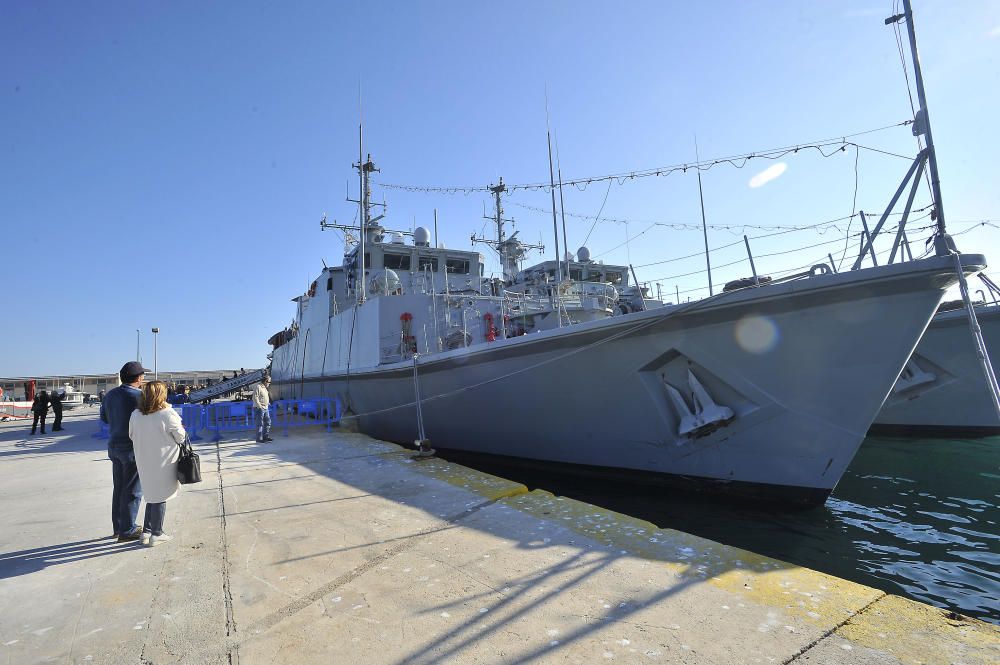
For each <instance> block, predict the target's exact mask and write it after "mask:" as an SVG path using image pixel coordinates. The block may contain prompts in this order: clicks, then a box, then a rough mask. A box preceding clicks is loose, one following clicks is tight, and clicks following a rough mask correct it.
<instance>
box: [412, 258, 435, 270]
mask: <svg viewBox="0 0 1000 665" xmlns="http://www.w3.org/2000/svg"><path fill="white" fill-rule="evenodd" d="M417 269H418V270H420V271H421V272H423V271H424V270H432V271H434V272H437V269H438V260H437V257H436V256H420V257H417Z"/></svg>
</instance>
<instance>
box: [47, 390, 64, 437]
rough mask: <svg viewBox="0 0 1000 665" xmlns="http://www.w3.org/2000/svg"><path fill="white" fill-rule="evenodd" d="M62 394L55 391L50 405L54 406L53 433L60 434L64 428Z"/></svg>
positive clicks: (50, 399)
mask: <svg viewBox="0 0 1000 665" xmlns="http://www.w3.org/2000/svg"><path fill="white" fill-rule="evenodd" d="M62 398H63V396H62V393H60V392H58V391H56V390H53V391H52V396H51V397H50V398H49V404H51V405H52V415H53V417H54V418H55V419H54V420H53V421H52V431H53V432H58V431H59V430H61V429H62V428H63V426H62Z"/></svg>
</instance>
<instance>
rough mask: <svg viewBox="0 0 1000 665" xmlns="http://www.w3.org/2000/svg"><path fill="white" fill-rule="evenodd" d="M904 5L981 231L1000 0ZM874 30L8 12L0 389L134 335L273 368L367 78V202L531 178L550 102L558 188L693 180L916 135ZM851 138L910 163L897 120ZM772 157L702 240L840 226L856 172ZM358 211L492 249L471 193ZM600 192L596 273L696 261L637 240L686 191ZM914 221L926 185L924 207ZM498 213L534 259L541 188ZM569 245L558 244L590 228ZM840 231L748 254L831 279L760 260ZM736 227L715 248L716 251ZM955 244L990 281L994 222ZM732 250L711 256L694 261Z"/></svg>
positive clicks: (87, 10) (197, 361) (667, 217)
mask: <svg viewBox="0 0 1000 665" xmlns="http://www.w3.org/2000/svg"><path fill="white" fill-rule="evenodd" d="M915 4H916V6H915V8H914V9H915V12H916V25H917V29H918V39H919V43H920V48H921V57H922V61H923V65H924V73H925V76H926V80H927V87H928V97H929V105H930V112H931V120H932V123H933V129H934V134H935V140H936V142H937V144H938V154H939V158H940V165H941V175H942V181H943V189H944V202H945V209H946V212H947V216H948V218H949V220H950V226H951V229H952V230H953V231H961V230H963V229H965V228H969V227H970V224H969V223H968V222H970V221H975V220H982V219H991V220H997V219H1000V188H998V187H997V182H998V180H1000V178H998V176H1000V172H998V171H1000V169H998V167H997V157H996V152H997V148H998V145H1000V142H998V141H997V139H996V136H997V122H996V118H997V109H998V108H1000V61H998V51H1000V3H997V2H993V1H990V0H983V1H981V2H972V1H959V2H940V1H930V0H916V2H915ZM891 13H893V6H892V2H891V1H888V0H887V1H880V2H862V1H857V2H854V1H850V2H816V3H803V2H784V3H765V2H736V1H731V2H718V3H691V2H677V1H671V2H664V1H660V2H633V3H606V2H508V3H503V4H499V5H498V4H495V3H494V4H486V3H464V2H423V3H329V2H285V3H277V2H253V1H250V2H244V3H205V2H146V3H124V4H122V3H115V4H107V3H77V2H22V3H15V2H7V3H3V4H2V5H0V56H2V57H0V63H2V64H0V126H2V128H3V133H2V138H0V155H2V158H0V228H2V236H0V237H2V243H3V244H2V245H0V248H2V249H0V251H2V257H3V261H2V271H0V274H2V281H3V284H4V286H5V289H4V294H5V295H4V299H3V308H2V311H3V315H2V325H0V375H4V376H10V375H45V374H51V373H77V372H106V371H115V370H117V369H118V367H119V366H120V365H121V364H122V363H123V362H124V361H125V360H128V359H130V358H131V357H133V356H134V354H135V343H136V335H135V330H136V329H137V328H138V329H141V330H142V331H143V335H142V342H143V360H145V361H147V365H148V364H150V363H151V361H152V344H151V339H150V338H151V336H150V334H149V328H150V327H151V326H159V327H160V329H161V331H162V332H161V334H160V338H159V340H160V344H159V358H160V363H159V365H160V368H161V369H164V370H182V369H194V368H221V367H247V368H250V367H259V366H261V365H263V364H264V362H265V358H264V356H265V353H267V352H268V351H269V347H268V346H267V345H266V343H265V341H266V339H267V338H268V337H269V336H270V335H271V334H272V333H273V332H275V331H277V330H279V329H280V328H281V327H283V326H284V325H285V324H287V323H288V321H289V320H290V319H291V317H292V315H293V312H294V310H293V306H292V304H291V303H290V302H289V299H290V298H292V297H293V296H295V295H297V294H298V293H300V292H302V291H303V290H304V289H305V288H306V286H307V284H308V282H309V281H311V279H313V278H314V277H315V275H316V274H317V271H318V270H319V269H320V268H321V265H322V264H321V259H325V260H326V261H327V263H329V264H337V263H339V261H340V259H341V256H342V253H343V247H342V244H341V240H340V237H339V236H338V235H337V234H336V233H332V232H323V233H321V232H320V230H319V226H318V220H319V218H320V216H321V215H322V214H323V213H324V212H326V213H327V214H328V215H329V216H330V217H331V218H336V219H338V220H339V221H344V222H350V221H351V220H352V219H354V214H355V209H356V208H355V207H354V206H353V205H352V204H350V203H347V202H346V201H344V197H345V193H346V189H345V188H346V186H347V183H350V187H351V195H352V196H355V195H356V178H355V177H354V174H353V171H352V170H351V168H350V165H351V162H352V161H353V160H355V159H356V157H357V124H358V83H359V80H360V82H361V86H362V89H363V98H364V115H365V127H366V143H367V148H368V150H369V151H370V152H371V153H372V155H373V157H374V159H375V161H376V163H377V165H378V166H379V167H380V168H381V169H382V173H381V174H379V180H381V181H382V182H384V183H403V184H417V185H488V184H490V183H491V182H495V181H496V178H497V177H498V176H500V175H502V176H503V177H504V179H505V181H506V182H508V183H521V182H535V181H539V180H545V179H547V177H548V165H547V161H546V147H545V126H546V124H545V123H546V118H545V98H546V90H547V95H548V105H549V114H550V118H551V125H552V128H553V130H554V131H555V132H556V133H557V135H558V141H559V149H560V157H561V163H562V171H563V175H564V177H566V178H575V177H580V176H590V175H602V174H607V173H614V172H620V171H628V170H632V169H642V168H649V167H657V166H664V165H672V164H676V163H679V162H684V161H693V158H694V136H695V135H696V134H697V138H698V143H699V148H700V152H701V156H702V157H703V158H707V157H718V156H723V155H730V154H736V153H741V152H746V151H753V150H762V149H766V148H771V147H776V146H784V145H789V144H794V143H804V142H808V141H811V140H815V139H821V138H827V137H831V136H839V135H843V134H848V133H853V132H857V131H862V130H867V129H872V128H876V127H882V126H885V125H891V124H893V123H897V122H900V121H903V120H906V119H908V118H910V115H911V114H910V107H909V102H908V101H907V94H906V86H905V83H904V80H903V75H902V70H901V66H900V62H899V56H898V53H897V50H896V43H895V39H894V36H893V31H892V29H891V28H888V27H886V26H884V25H883V23H882V20H883V18H885V17H886V16H888V15H890V14H891ZM858 140H859V141H860V142H863V143H865V144H866V145H871V146H877V147H879V148H883V149H886V150H890V151H893V152H898V153H902V154H905V155H913V154H915V152H916V147H915V142H914V139H913V137H912V136H911V135H910V132H909V128H907V127H902V128H897V129H894V130H891V131H884V132H879V133H875V134H870V135H866V136H863V137H859V139H858ZM781 161H782V163H784V164H785V166H786V167H787V168H786V170H785V171H784V173H783V174H782V175H781V176H780V177H778V178H776V179H774V180H772V181H770V182H768V183H767V184H765V185H763V186H761V187H756V188H754V187H750V186H749V182H750V179H751V177H752V176H754V175H755V174H758V173H760V172H761V171H763V170H764V169H765V168H766V167H767V166H769V165H771V164H772V163H771V162H766V163H759V162H756V163H755V162H751V163H750V164H749V165H748V166H746V167H745V168H744V169H742V170H737V169H734V168H730V167H719V168H716V169H713V170H711V171H709V172H707V173H705V174H704V176H703V180H704V189H705V207H706V213H707V216H708V221H709V223H710V224H714V225H725V224H734V225H735V224H751V225H758V226H767V225H775V224H781V225H790V224H796V225H807V224H813V223H816V222H821V221H824V220H828V219H833V218H838V217H842V216H845V215H848V214H850V212H851V208H852V200H853V198H854V182H855V178H854V152H853V150H850V151H848V152H846V153H840V154H839V155H837V156H834V157H831V158H828V159H824V158H821V157H819V156H817V155H815V154H814V153H811V152H810V153H801V154H799V155H795V156H789V157H787V158H785V159H782V160H781ZM907 166H908V165H907V163H906V162H905V161H904V160H901V159H898V158H893V157H887V156H884V155H880V154H878V153H873V152H870V151H863V152H862V153H861V156H860V160H859V170H858V182H859V186H858V194H857V204H858V208H860V209H864V210H866V211H869V212H871V213H872V214H876V215H877V213H878V212H879V211H881V209H882V208H883V207H884V205H885V203H886V202H887V200H888V198H889V196H890V195H891V194H892V192H893V190H894V189H895V187H896V185H897V184H898V181H899V179H900V178H901V177H902V175H903V173H904V172H905V170H906V168H907ZM375 191H376V197H377V198H379V199H381V197H382V196H383V194H384V196H385V198H386V200H387V201H388V203H389V217H388V218H387V220H386V225H387V226H389V227H390V228H401V229H409V228H410V227H411V226H412V225H413V223H414V221H415V222H416V224H418V225H420V224H423V225H427V226H431V219H432V211H433V209H434V208H437V209H438V211H439V217H440V229H441V238H442V240H443V242H445V243H446V244H447V245H448V246H450V247H462V248H467V247H469V235H470V234H471V233H473V232H479V231H480V230H481V229H482V228H483V220H482V219H481V216H482V212H483V206H484V203H486V202H487V198H486V197H484V196H482V195H481V194H473V195H469V196H464V195H457V196H442V195H430V194H422V193H408V192H399V191H390V190H381V189H378V188H376V190H375ZM606 192H607V193H608V194H607V203H606V205H605V207H604V212H603V215H604V216H611V217H615V218H620V219H629V220H632V221H631V222H630V223H629V224H627V225H625V224H618V223H610V222H608V223H601V224H598V225H597V227H596V229H595V230H594V232H593V234H592V235H591V237H590V239H589V241H588V243H587V244H588V246H589V247H590V248H591V251H592V253H593V254H594V255H600V258H602V259H604V260H606V261H620V262H624V261H626V260H628V261H631V262H632V263H633V264H636V265H637V266H638V265H642V264H647V263H651V262H654V261H658V260H662V259H666V258H671V257H676V256H681V255H684V254H688V253H691V252H697V251H698V250H699V249H700V247H701V243H702V239H701V232H700V231H685V230H672V229H669V228H667V227H662V226H655V227H652V228H650V227H649V222H652V221H663V222H699V221H700V212H699V209H698V194H697V182H696V180H695V178H694V176H693V174H688V175H672V176H670V177H667V178H650V179H647V180H642V181H638V180H637V181H632V182H628V183H626V184H624V185H621V186H619V185H617V184H616V185H614V186H612V187H611V189H610V191H608V189H607V187H606V186H605V185H591V186H590V187H589V188H587V190H586V191H583V192H581V191H578V190H576V189H568V190H567V191H566V209H567V211H569V212H575V213H580V214H584V215H595V214H596V213H597V212H598V210H599V209H600V207H601V203H602V201H603V199H604V197H605V193H606ZM926 201H927V195H926V193H925V192H922V193H921V194H920V195H919V199H918V203H917V205H921V204H922V203H921V202H923V203H926ZM506 205H507V212H508V214H509V215H512V216H513V217H514V218H515V219H516V220H517V223H518V224H517V228H518V229H520V230H521V234H522V236H523V237H525V238H526V239H528V240H534V241H537V240H538V238H539V237H540V236H541V237H542V241H543V242H544V243H545V244H546V246H547V248H548V249H547V251H546V255H545V258H548V257H550V256H551V255H552V254H553V251H552V239H551V218H550V217H547V216H546V215H545V214H544V213H538V212H535V211H532V210H529V209H527V208H524V207H522V206H533V207H539V208H543V209H548V208H549V198H548V195H547V194H545V193H543V192H533V193H532V192H529V193H518V194H515V195H513V196H511V197H509V198H508V199H507V200H506ZM567 224H568V225H569V229H570V230H569V236H570V247H571V249H575V248H576V247H577V246H579V244H580V243H582V241H583V239H584V237H585V236H586V235H587V231H588V230H589V228H590V225H591V222H590V221H587V220H581V219H577V218H569V219H568V220H567ZM914 224H915V225H918V226H919V225H920V224H926V221H924V222H921V223H917V222H915V223H914ZM646 229H648V230H646ZM644 230H646V232H645V233H643V234H642V235H641V236H640V237H639V238H638V239H636V240H635V241H633V242H632V243H630V244H629V245H628V246H622V247H619V248H617V249H613V248H614V247H615V246H616V245H620V244H622V243H623V242H624V241H625V238H626V233H628V234H629V235H630V236H635V235H637V234H640V233H641V232H643V231H644ZM854 230H857V226H856V225H855V227H854ZM845 231H846V228H844V227H840V228H838V229H825V233H823V234H819V233H817V232H816V231H807V232H801V233H789V234H785V235H783V236H777V237H773V238H767V239H758V240H753V241H752V242H753V247H754V252H755V254H760V255H762V256H761V258H760V259H758V269H759V270H760V271H761V272H764V273H767V272H774V271H780V270H786V269H790V268H794V267H796V266H798V265H801V264H805V263H808V262H810V261H811V260H813V259H818V258H820V257H822V256H824V255H825V254H826V252H827V251H828V250H829V251H832V252H834V254H835V256H837V257H839V255H840V252H841V251H842V250H843V244H842V243H841V244H833V245H823V246H819V247H815V248H812V249H809V250H803V251H801V252H796V253H791V254H783V255H777V256H772V257H766V256H763V255H764V254H769V253H774V252H779V251H786V250H793V249H795V248H796V247H803V246H806V245H815V244H817V243H820V242H825V241H831V240H835V239H836V238H837V237H840V238H841V239H843V236H844V233H845ZM746 232H747V233H748V234H749V235H751V237H753V236H755V235H761V234H763V233H764V232H763V231H761V230H759V229H747V230H746ZM742 233H743V229H742V228H740V229H737V230H735V231H732V232H730V231H726V230H718V229H716V230H712V231H710V232H709V242H710V244H711V245H712V246H713V247H721V246H723V245H726V244H728V243H731V242H733V241H734V240H739V239H740V237H741V235H742ZM917 235H918V236H919V237H915V238H914V240H915V242H916V244H918V245H919V244H922V240H923V239H924V237H926V235H927V234H926V233H925V232H924V233H922V234H917ZM957 240H958V241H959V247H960V248H961V249H963V250H965V251H973V250H975V251H983V252H985V253H987V255H988V257H990V258H993V259H994V260H995V261H996V262H998V265H1000V251H997V250H1000V247H998V246H997V245H998V243H1000V234H998V233H997V231H996V229H994V228H992V227H989V226H985V227H978V228H974V229H973V230H972V231H970V232H968V233H965V234H964V235H961V236H959V237H958V238H957ZM608 250H612V251H608ZM482 251H483V253H484V254H487V255H488V254H489V250H488V249H486V248H483V249H482ZM604 252H608V253H606V254H603V253H604ZM856 252H857V248H856V247H855V246H852V248H851V249H850V250H849V252H848V255H849V256H850V255H851V253H856ZM741 256H742V249H741V247H734V248H729V249H722V250H718V251H717V252H713V262H715V263H717V264H720V265H721V264H723V263H727V262H730V261H733V260H737V259H740V258H741ZM536 258H539V257H537V255H536ZM491 260H492V259H491ZM494 263H495V262H494ZM700 267H702V260H701V259H700V258H698V259H693V260H687V261H679V262H675V263H668V264H663V265H660V266H648V267H643V268H638V271H639V277H640V279H641V280H646V279H653V278H658V279H660V281H661V283H662V284H663V288H664V290H665V291H666V292H670V293H672V292H673V291H674V287H675V285H676V286H677V287H678V288H680V289H682V290H685V291H686V290H688V289H696V288H703V287H704V286H705V283H706V281H705V276H704V275H692V276H687V277H673V276H674V275H677V274H681V273H686V272H690V271H696V270H698V269H699V268H700ZM747 274H749V266H747V265H746V264H745V263H742V264H740V265H735V266H731V267H729V268H719V269H718V271H717V274H716V282H717V283H719V282H721V281H724V280H725V279H732V278H734V277H738V276H743V275H747ZM703 294H704V292H698V291H688V293H687V295H689V296H693V297H700V295H703ZM685 297H687V296H685Z"/></svg>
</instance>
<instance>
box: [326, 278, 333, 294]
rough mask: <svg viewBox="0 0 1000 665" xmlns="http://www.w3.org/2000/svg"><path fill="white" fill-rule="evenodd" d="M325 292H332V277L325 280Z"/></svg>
mask: <svg viewBox="0 0 1000 665" xmlns="http://www.w3.org/2000/svg"><path fill="white" fill-rule="evenodd" d="M326 290H327V291H333V277H327V278H326Z"/></svg>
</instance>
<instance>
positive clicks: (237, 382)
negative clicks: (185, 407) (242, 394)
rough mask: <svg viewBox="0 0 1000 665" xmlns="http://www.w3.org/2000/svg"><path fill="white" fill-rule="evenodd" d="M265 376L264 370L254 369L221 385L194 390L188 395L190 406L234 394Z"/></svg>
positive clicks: (265, 371)
mask: <svg viewBox="0 0 1000 665" xmlns="http://www.w3.org/2000/svg"><path fill="white" fill-rule="evenodd" d="M265 374H267V370H266V369H255V370H254V371H252V372H247V373H246V374H240V375H239V376H236V377H233V378H232V379H229V380H227V381H223V382H221V383H216V384H215V385H211V386H208V387H205V388H202V389H201V390H195V391H193V392H192V393H190V394H189V395H188V399H189V400H190V401H191V403H192V404H197V403H198V402H203V401H204V400H206V399H215V398H216V397H222V396H223V395H227V394H229V393H231V392H235V391H237V390H238V389H240V388H243V387H244V386H249V385H250V384H252V383H259V382H260V381H261V379H263V378H264V375H265Z"/></svg>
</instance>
